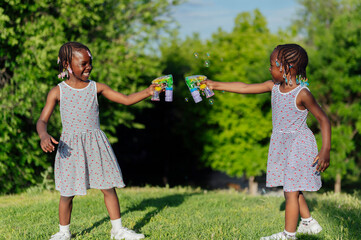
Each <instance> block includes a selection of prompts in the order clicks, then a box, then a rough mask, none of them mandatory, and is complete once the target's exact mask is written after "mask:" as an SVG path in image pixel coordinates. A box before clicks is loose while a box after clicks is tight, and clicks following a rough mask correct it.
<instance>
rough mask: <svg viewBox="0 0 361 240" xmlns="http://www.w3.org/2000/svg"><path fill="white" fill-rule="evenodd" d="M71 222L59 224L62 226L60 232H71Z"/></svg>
mask: <svg viewBox="0 0 361 240" xmlns="http://www.w3.org/2000/svg"><path fill="white" fill-rule="evenodd" d="M69 227H70V224H68V225H60V224H59V228H60V232H63V233H69V234H70V229H69Z"/></svg>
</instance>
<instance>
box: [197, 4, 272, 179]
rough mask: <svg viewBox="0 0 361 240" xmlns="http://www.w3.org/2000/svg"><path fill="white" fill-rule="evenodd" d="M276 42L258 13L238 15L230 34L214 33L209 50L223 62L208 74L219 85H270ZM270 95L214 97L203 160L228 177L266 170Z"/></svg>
mask: <svg viewBox="0 0 361 240" xmlns="http://www.w3.org/2000/svg"><path fill="white" fill-rule="evenodd" d="M278 41H279V40H278V39H277V37H276V36H274V35H272V34H271V33H270V32H269V30H268V28H267V25H266V20H265V18H264V17H263V16H262V15H261V13H260V12H259V11H258V10H255V11H254V12H253V14H250V13H241V14H239V15H238V16H237V17H236V19H235V27H234V29H233V31H232V32H231V33H225V32H222V31H220V32H218V33H216V34H214V35H213V39H212V41H211V42H210V43H209V46H212V48H213V49H215V52H214V53H213V56H215V58H218V59H223V61H217V62H216V63H214V64H213V65H212V66H211V68H210V71H211V72H212V76H211V77H213V78H214V79H215V80H218V81H226V82H232V81H241V82H245V83H258V82H263V81H266V80H268V79H270V75H269V72H268V66H269V56H270V54H271V52H272V50H273V49H274V47H276V45H277V44H279V42H278ZM271 116H272V115H271V109H270V95H269V94H264V95H240V94H231V93H224V94H223V93H220V92H217V93H216V97H215V104H214V106H213V109H212V111H211V112H210V119H209V123H210V124H212V126H213V127H212V128H208V129H207V133H206V134H207V139H208V141H207V145H206V147H205V148H204V151H205V154H204V156H203V160H204V161H205V162H206V164H207V165H209V166H211V167H212V168H213V169H216V170H220V171H223V172H225V173H227V174H229V175H231V176H242V175H243V174H246V175H247V176H248V177H249V176H259V175H261V174H262V173H263V172H265V170H266V165H267V152H268V143H269V137H270V135H271V129H272V122H271Z"/></svg>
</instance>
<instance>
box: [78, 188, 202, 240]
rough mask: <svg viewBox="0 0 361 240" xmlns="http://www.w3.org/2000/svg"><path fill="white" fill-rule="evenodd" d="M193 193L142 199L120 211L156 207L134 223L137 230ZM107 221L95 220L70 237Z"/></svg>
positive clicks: (106, 219) (129, 211)
mask: <svg viewBox="0 0 361 240" xmlns="http://www.w3.org/2000/svg"><path fill="white" fill-rule="evenodd" d="M195 194H198V193H192V194H174V195H169V196H165V197H159V198H149V199H144V200H143V201H141V202H140V203H138V204H135V205H133V206H131V207H129V208H128V209H127V210H125V211H124V212H122V215H125V214H127V213H131V212H133V211H143V210H146V209H147V208H149V207H155V208H156V209H154V210H152V211H150V212H148V213H146V214H145V216H144V217H143V218H141V219H140V220H139V221H138V222H137V223H136V224H135V225H134V230H139V229H141V228H142V227H143V226H145V225H146V224H147V223H148V222H149V221H150V219H151V218H152V217H154V216H155V215H157V214H159V213H160V212H161V211H162V210H163V209H164V208H166V207H177V206H179V205H181V204H182V203H183V202H184V200H185V199H186V198H187V197H190V196H192V195H195ZM108 221H110V218H109V217H104V218H103V219H101V220H99V221H97V222H95V223H94V224H93V225H92V226H91V227H88V228H86V229H84V230H83V231H81V232H80V233H74V234H72V237H74V238H75V237H76V236H82V235H85V234H86V233H90V232H91V231H92V230H93V229H95V228H97V227H99V226H100V225H102V224H103V223H105V222H108Z"/></svg>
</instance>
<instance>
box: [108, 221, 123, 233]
mask: <svg viewBox="0 0 361 240" xmlns="http://www.w3.org/2000/svg"><path fill="white" fill-rule="evenodd" d="M110 222H111V223H112V228H113V229H114V230H116V231H118V229H120V228H121V227H122V219H121V218H119V219H115V220H110Z"/></svg>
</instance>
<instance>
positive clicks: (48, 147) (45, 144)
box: [40, 134, 59, 152]
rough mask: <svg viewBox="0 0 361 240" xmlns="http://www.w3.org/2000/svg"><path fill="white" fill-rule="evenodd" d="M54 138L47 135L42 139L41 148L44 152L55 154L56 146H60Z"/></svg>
mask: <svg viewBox="0 0 361 240" xmlns="http://www.w3.org/2000/svg"><path fill="white" fill-rule="evenodd" d="M58 143H59V142H58V141H56V140H55V139H54V138H53V137H52V136H50V135H49V134H46V135H44V136H42V137H41V138H40V146H41V149H43V151H44V152H53V151H54V150H55V147H54V144H58Z"/></svg>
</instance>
